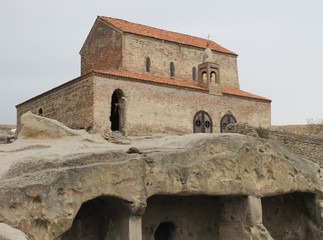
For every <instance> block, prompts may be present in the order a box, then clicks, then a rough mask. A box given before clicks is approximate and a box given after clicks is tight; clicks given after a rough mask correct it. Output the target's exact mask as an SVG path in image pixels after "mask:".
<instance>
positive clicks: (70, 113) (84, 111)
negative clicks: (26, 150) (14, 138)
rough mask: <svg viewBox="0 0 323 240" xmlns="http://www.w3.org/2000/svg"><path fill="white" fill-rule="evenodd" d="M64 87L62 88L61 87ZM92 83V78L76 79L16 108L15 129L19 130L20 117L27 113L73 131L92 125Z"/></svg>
mask: <svg viewBox="0 0 323 240" xmlns="http://www.w3.org/2000/svg"><path fill="white" fill-rule="evenodd" d="M63 86H64V87H63ZM92 87H93V82H92V77H88V78H87V79H76V80H74V81H72V82H69V83H67V84H64V85H62V86H60V87H58V88H57V89H55V90H52V91H51V92H49V93H44V94H42V95H40V97H38V98H36V99H34V100H29V101H27V102H25V103H22V104H19V105H18V106H17V123H18V124H17V127H18V131H19V130H20V127H21V126H20V116H21V115H22V114H23V113H25V112H28V111H32V112H33V113H34V114H38V111H39V109H40V108H41V109H42V111H43V116H44V117H48V118H53V119H56V120H58V121H60V122H62V123H63V124H65V125H66V126H68V127H70V128H74V129H79V128H85V127H87V126H91V125H93V91H92V89H93V88H92Z"/></svg>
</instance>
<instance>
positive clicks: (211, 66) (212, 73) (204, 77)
mask: <svg viewBox="0 0 323 240" xmlns="http://www.w3.org/2000/svg"><path fill="white" fill-rule="evenodd" d="M219 73H220V70H219V64H217V63H216V62H215V60H214V58H213V53H212V51H211V49H209V48H207V49H205V51H204V54H203V62H202V64H200V65H198V83H199V85H200V86H201V87H204V88H207V89H209V93H210V94H214V95H221V88H220V78H219Z"/></svg>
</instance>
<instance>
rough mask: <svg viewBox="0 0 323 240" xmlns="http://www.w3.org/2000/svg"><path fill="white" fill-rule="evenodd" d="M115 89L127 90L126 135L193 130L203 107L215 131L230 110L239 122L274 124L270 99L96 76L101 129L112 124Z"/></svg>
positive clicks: (97, 122)
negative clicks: (240, 96)
mask: <svg viewBox="0 0 323 240" xmlns="http://www.w3.org/2000/svg"><path fill="white" fill-rule="evenodd" d="M116 89H120V90H122V92H123V93H124V98H125V110H124V112H125V115H124V116H123V118H124V119H123V120H124V122H125V129H124V130H125V132H126V134H127V135H147V134H151V133H174V134H179V133H192V132H193V118H194V115H195V114H196V113H197V112H198V111H200V110H204V111H206V112H208V113H209V114H210V116H211V118H212V121H213V132H220V120H221V118H222V117H223V116H224V115H225V114H227V113H228V112H229V111H230V112H231V113H232V114H233V115H234V116H235V118H236V120H237V121H238V122H248V123H249V124H250V125H253V126H262V127H269V126H270V124H271V123H270V103H269V102H264V101H258V100H253V99H245V98H238V97H234V96H216V95H210V94H208V93H206V92H197V91H191V90H187V89H179V88H173V87H164V86H158V85H152V84H146V83H141V82H135V81H129V80H127V81H126V80H122V79H117V78H109V79H107V78H105V77H100V76H97V77H95V79H94V121H95V128H96V130H97V131H99V132H105V131H107V130H109V129H110V127H111V122H110V120H109V117H110V111H111V96H112V94H113V92H114V91H115V90H116Z"/></svg>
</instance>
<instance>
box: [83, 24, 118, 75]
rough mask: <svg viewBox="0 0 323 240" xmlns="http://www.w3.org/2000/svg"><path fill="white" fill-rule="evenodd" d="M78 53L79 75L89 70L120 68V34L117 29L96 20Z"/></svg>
mask: <svg viewBox="0 0 323 240" xmlns="http://www.w3.org/2000/svg"><path fill="white" fill-rule="evenodd" d="M80 54H81V75H84V74H86V73H88V72H90V71H91V70H105V69H120V68H121V62H122V35H121V33H120V32H118V31H117V30H114V29H113V28H110V27H108V26H107V25H106V24H104V23H102V22H100V21H97V22H96V23H95V25H94V26H93V28H92V30H91V32H90V34H89V36H88V38H87V39H86V41H85V43H84V45H83V47H82V49H81V51H80Z"/></svg>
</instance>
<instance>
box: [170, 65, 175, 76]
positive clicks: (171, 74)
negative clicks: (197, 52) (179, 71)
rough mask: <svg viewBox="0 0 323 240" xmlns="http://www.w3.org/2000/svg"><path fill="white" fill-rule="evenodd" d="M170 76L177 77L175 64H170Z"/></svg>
mask: <svg viewBox="0 0 323 240" xmlns="http://www.w3.org/2000/svg"><path fill="white" fill-rule="evenodd" d="M170 76H171V77H175V65H174V63H173V62H171V63H170Z"/></svg>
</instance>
